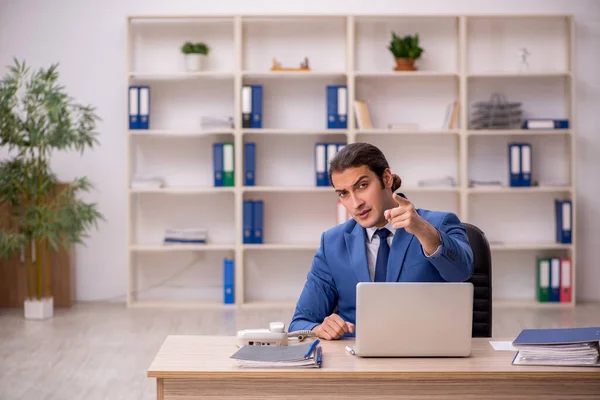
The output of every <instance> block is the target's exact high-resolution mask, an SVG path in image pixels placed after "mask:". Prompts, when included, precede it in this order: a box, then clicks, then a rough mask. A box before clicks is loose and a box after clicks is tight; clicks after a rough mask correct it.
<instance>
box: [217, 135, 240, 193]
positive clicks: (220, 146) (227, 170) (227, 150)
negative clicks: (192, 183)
mask: <svg viewBox="0 0 600 400" xmlns="http://www.w3.org/2000/svg"><path fill="white" fill-rule="evenodd" d="M233 150H234V149H233V143H231V142H225V143H220V142H219V143H213V176H214V179H213V181H214V186H217V187H219V186H227V187H231V186H234V185H235V179H234V177H235V161H234V160H235V155H234V151H233Z"/></svg>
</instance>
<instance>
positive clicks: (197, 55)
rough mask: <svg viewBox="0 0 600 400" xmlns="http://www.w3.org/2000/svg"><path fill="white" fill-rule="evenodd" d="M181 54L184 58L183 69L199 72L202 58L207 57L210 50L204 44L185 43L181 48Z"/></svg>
mask: <svg viewBox="0 0 600 400" xmlns="http://www.w3.org/2000/svg"><path fill="white" fill-rule="evenodd" d="M181 52H182V53H183V54H184V57H185V69H186V70H187V71H200V70H201V69H202V64H203V63H202V61H203V58H204V57H206V56H207V55H208V53H209V52H210V48H209V47H208V45H207V44H206V43H202V42H199V43H192V42H185V43H184V44H183V45H182V46H181Z"/></svg>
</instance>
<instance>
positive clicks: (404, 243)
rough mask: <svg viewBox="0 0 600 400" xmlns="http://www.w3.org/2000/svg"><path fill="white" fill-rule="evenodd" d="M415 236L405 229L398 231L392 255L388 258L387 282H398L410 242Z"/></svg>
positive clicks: (395, 235)
mask: <svg viewBox="0 0 600 400" xmlns="http://www.w3.org/2000/svg"><path fill="white" fill-rule="evenodd" d="M414 237H415V236H414V235H412V234H410V233H407V232H406V231H405V230H404V229H397V230H396V232H395V234H394V238H393V239H392V245H391V247H390V255H389V258H388V267H387V276H386V281H388V282H397V281H398V278H399V277H400V271H401V270H402V265H403V264H404V258H405V256H406V251H407V250H408V246H409V245H410V242H411V241H412V239H413V238H414Z"/></svg>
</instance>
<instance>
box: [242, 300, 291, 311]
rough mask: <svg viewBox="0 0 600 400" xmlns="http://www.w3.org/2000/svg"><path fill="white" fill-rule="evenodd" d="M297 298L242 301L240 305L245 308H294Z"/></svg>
mask: <svg viewBox="0 0 600 400" xmlns="http://www.w3.org/2000/svg"><path fill="white" fill-rule="evenodd" d="M296 303H297V300H264V301H249V302H247V303H242V305H241V307H242V308H246V309H267V308H295V307H296Z"/></svg>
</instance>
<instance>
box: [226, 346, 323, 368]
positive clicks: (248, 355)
mask: <svg viewBox="0 0 600 400" xmlns="http://www.w3.org/2000/svg"><path fill="white" fill-rule="evenodd" d="M230 358H231V359H233V360H235V361H236V364H237V365H238V366H240V367H250V368H252V367H254V368H319V367H321V363H322V359H323V350H322V348H321V346H320V341H319V339H316V340H314V341H313V342H308V343H304V344H297V345H289V346H257V345H245V346H242V348H240V349H239V350H238V351H236V352H235V353H234V354H233V355H231V357H230Z"/></svg>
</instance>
